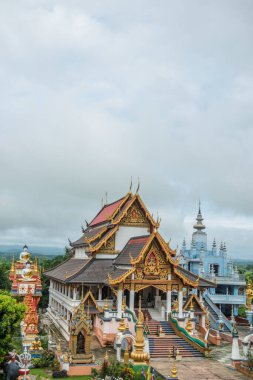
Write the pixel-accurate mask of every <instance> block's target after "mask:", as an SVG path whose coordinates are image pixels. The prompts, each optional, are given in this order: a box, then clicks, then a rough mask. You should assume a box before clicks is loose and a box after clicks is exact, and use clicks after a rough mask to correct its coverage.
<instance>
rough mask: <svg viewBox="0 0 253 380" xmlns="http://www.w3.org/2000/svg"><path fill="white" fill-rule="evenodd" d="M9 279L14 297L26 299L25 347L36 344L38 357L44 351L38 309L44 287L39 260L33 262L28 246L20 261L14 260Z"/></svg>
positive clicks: (35, 348) (22, 331)
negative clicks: (39, 330) (40, 336)
mask: <svg viewBox="0 0 253 380" xmlns="http://www.w3.org/2000/svg"><path fill="white" fill-rule="evenodd" d="M9 278H10V280H11V282H12V287H11V294H12V296H14V297H17V296H19V297H20V296H21V297H24V299H23V302H24V304H25V305H26V312H25V316H24V320H23V322H22V323H21V333H22V337H23V346H25V347H27V348H29V347H31V346H32V343H34V344H33V349H34V350H35V351H39V352H38V353H36V356H38V355H40V354H41V351H42V349H41V343H40V341H39V338H38V337H37V334H38V323H39V317H38V313H37V308H38V303H39V300H40V297H41V294H42V293H41V291H42V285H41V277H40V271H39V266H38V261H37V259H35V260H34V261H32V260H31V257H30V253H29V251H28V247H27V246H26V245H25V246H24V247H23V251H22V252H21V253H20V255H19V260H17V261H16V262H15V261H14V258H13V260H12V264H11V270H10V275H9ZM35 342H36V344H35ZM35 346H36V347H35Z"/></svg>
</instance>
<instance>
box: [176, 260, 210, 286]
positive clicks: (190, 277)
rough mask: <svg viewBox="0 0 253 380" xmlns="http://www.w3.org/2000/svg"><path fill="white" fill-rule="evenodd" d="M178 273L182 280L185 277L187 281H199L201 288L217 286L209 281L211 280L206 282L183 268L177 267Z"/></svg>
mask: <svg viewBox="0 0 253 380" xmlns="http://www.w3.org/2000/svg"><path fill="white" fill-rule="evenodd" d="M176 272H177V274H178V275H179V276H181V278H183V277H185V278H186V279H187V280H189V281H191V282H196V281H197V280H198V286H200V287H204V288H206V287H215V286H216V284H215V283H214V282H212V281H209V280H206V279H204V278H202V277H200V276H197V275H196V274H194V273H192V272H190V271H188V270H187V269H185V268H183V267H181V266H179V265H178V266H177V268H176Z"/></svg>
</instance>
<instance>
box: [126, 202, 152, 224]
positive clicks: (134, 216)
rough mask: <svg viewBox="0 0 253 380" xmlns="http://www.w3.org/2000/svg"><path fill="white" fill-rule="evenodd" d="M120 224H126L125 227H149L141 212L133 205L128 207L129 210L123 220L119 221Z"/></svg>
mask: <svg viewBox="0 0 253 380" xmlns="http://www.w3.org/2000/svg"><path fill="white" fill-rule="evenodd" d="M120 224H126V225H129V224H130V225H131V224H135V225H147V226H148V225H149V224H148V221H147V218H146V217H145V215H144V214H143V213H142V211H141V210H140V209H139V207H137V205H133V206H132V207H130V209H129V210H128V211H127V213H126V215H125V216H124V218H122V219H121V223H120Z"/></svg>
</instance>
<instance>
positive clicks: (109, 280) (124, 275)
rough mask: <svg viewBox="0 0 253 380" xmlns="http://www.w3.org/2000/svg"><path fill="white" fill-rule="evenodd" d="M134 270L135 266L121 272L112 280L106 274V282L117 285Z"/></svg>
mask: <svg viewBox="0 0 253 380" xmlns="http://www.w3.org/2000/svg"><path fill="white" fill-rule="evenodd" d="M134 271H135V268H131V269H129V270H128V271H127V272H125V273H123V274H122V275H121V276H119V277H117V278H115V279H114V280H113V279H112V277H111V276H110V275H108V282H109V285H117V284H119V283H121V282H122V281H124V280H125V279H126V278H127V277H128V276H129V275H130V274H132V273H133V272H134Z"/></svg>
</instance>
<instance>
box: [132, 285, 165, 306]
mask: <svg viewBox="0 0 253 380" xmlns="http://www.w3.org/2000/svg"><path fill="white" fill-rule="evenodd" d="M139 296H141V304H142V307H143V309H152V308H158V309H160V307H161V302H162V300H163V299H165V293H163V292H162V291H161V290H159V289H156V288H155V287H153V286H149V287H148V288H145V289H143V290H140V291H139V292H138V293H136V297H135V305H134V307H135V308H138V305H139Z"/></svg>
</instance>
